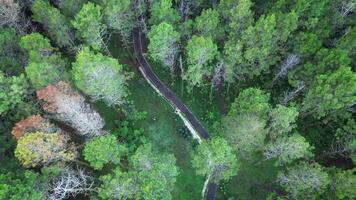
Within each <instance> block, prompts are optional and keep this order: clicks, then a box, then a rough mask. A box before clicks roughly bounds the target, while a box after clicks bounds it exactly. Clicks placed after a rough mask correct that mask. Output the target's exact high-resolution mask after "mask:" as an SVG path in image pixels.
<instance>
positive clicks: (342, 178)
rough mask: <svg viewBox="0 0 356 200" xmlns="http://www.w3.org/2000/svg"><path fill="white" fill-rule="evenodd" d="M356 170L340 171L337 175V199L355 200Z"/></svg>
mask: <svg viewBox="0 0 356 200" xmlns="http://www.w3.org/2000/svg"><path fill="white" fill-rule="evenodd" d="M355 183H356V170H355V169H349V170H344V171H341V170H340V171H338V172H337V173H336V174H335V183H334V185H335V192H336V197H337V199H355V198H356V191H355Z"/></svg>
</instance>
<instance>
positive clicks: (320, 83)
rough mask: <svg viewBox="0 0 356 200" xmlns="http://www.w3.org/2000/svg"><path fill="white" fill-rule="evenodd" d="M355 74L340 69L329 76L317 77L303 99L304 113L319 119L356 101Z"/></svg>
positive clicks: (342, 68)
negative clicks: (311, 114)
mask: <svg viewBox="0 0 356 200" xmlns="http://www.w3.org/2000/svg"><path fill="white" fill-rule="evenodd" d="M355 94H356V74H355V73H354V72H352V71H351V69H350V68H349V67H340V68H339V69H338V70H337V71H335V72H334V73H332V74H330V75H319V76H318V77H317V80H316V81H315V82H314V84H313V85H312V86H311V88H310V89H309V91H308V93H307V95H306V97H305V98H304V108H303V109H304V112H308V113H313V114H314V116H315V117H317V118H321V117H324V116H325V115H327V114H328V113H330V112H332V111H335V110H338V109H342V108H344V107H345V106H347V105H350V104H351V103H352V102H354V101H355V100H356V96H355Z"/></svg>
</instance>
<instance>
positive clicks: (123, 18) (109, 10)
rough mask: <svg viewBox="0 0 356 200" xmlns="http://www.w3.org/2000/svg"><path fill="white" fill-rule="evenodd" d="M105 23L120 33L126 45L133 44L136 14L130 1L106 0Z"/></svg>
mask: <svg viewBox="0 0 356 200" xmlns="http://www.w3.org/2000/svg"><path fill="white" fill-rule="evenodd" d="M104 14H105V21H106V23H107V24H108V26H109V27H110V28H112V29H114V30H116V31H118V32H119V33H120V35H121V36H122V41H123V43H124V44H126V45H127V44H129V43H131V34H132V28H133V27H134V23H135V22H134V13H133V11H132V9H131V1H130V0H106V1H105V6H104Z"/></svg>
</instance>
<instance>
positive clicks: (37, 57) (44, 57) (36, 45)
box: [20, 33, 66, 89]
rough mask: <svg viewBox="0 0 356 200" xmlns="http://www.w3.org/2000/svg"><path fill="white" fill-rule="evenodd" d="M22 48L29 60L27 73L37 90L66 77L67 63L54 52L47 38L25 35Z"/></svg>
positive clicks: (33, 34)
mask: <svg viewBox="0 0 356 200" xmlns="http://www.w3.org/2000/svg"><path fill="white" fill-rule="evenodd" d="M20 46H21V47H22V48H23V49H25V50H27V53H28V57H29V58H28V65H27V66H26V68H25V71H26V75H27V77H28V78H29V80H30V82H31V84H32V86H33V87H34V88H35V89H41V88H43V87H45V86H47V85H48V84H50V83H54V82H56V81H59V80H61V79H62V78H64V77H65V72H64V71H65V70H64V67H65V65H66V61H65V60H63V58H62V57H61V55H60V54H59V53H57V52H55V51H54V48H53V47H52V46H51V44H50V42H49V40H48V39H47V38H45V37H43V36H42V35H41V34H39V33H32V34H29V35H25V36H23V37H22V38H21V41H20Z"/></svg>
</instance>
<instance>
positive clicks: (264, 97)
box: [229, 88, 270, 119]
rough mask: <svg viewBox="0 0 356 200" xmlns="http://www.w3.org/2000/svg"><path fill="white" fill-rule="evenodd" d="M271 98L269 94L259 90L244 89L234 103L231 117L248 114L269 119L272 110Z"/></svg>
mask: <svg viewBox="0 0 356 200" xmlns="http://www.w3.org/2000/svg"><path fill="white" fill-rule="evenodd" d="M269 96H270V94H269V93H266V92H265V91H263V90H260V89H258V88H247V89H244V90H242V91H241V93H240V94H239V96H238V97H237V98H236V99H235V101H234V102H233V103H232V105H231V109H230V112H229V115H230V116H235V115H236V114H241V115H242V114H248V115H255V116H257V117H259V118H261V119H267V113H268V112H269V110H270V105H269V103H268V101H269Z"/></svg>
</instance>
